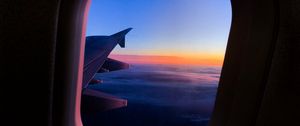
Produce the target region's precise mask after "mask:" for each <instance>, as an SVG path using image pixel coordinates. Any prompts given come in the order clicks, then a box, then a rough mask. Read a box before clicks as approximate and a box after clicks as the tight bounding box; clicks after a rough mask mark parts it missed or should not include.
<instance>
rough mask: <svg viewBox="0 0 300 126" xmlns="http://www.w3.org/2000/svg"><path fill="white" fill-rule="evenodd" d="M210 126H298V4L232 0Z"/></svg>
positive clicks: (283, 0)
mask: <svg viewBox="0 0 300 126" xmlns="http://www.w3.org/2000/svg"><path fill="white" fill-rule="evenodd" d="M231 2H232V8H233V11H232V12H233V19H232V26H231V31H230V36H229V40H228V45H227V50H226V55H225V61H224V66H223V69H222V73H221V79H220V85H219V89H218V94H217V99H216V103H215V109H214V112H213V116H212V118H211V121H210V126H255V125H257V126H283V125H300V123H299V122H298V121H297V119H298V118H299V117H300V114H299V113H300V109H299V106H300V104H299V102H300V101H299V100H297V99H298V98H299V96H300V87H299V84H300V83H299V79H298V78H297V77H298V76H299V72H300V62H299V59H300V57H299V54H300V53H299V51H300V37H299V36H300V27H299V24H300V20H299V19H300V9H299V8H300V2H299V1H297V0H290V1H286V0H264V1H261V0H247V1H240V0H232V1H231Z"/></svg>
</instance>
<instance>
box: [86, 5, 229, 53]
mask: <svg viewBox="0 0 300 126" xmlns="http://www.w3.org/2000/svg"><path fill="white" fill-rule="evenodd" d="M230 24H231V5H230V1H229V0H92V3H91V7H90V11H89V16H88V26H87V36H90V35H110V34H113V33H116V32H118V31H120V30H123V29H125V28H128V27H132V28H133V30H132V31H131V32H130V33H129V34H128V35H127V38H126V48H125V49H120V48H119V47H117V48H116V49H115V50H114V52H113V53H115V54H130V55H169V56H176V55H195V56H202V55H204V54H213V55H224V52H225V48H226V42H227V39H228V33H229V29H230Z"/></svg>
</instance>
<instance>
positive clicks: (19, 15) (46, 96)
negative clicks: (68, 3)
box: [0, 0, 59, 126]
mask: <svg viewBox="0 0 300 126" xmlns="http://www.w3.org/2000/svg"><path fill="white" fill-rule="evenodd" d="M58 9H59V1H58V0H51V1H50V0H1V1H0V59H1V60H0V61H1V62H0V83H1V101H0V104H1V105H0V106H1V112H0V114H1V119H0V120H1V124H0V125H11V126H15V125H21V124H23V125H40V126H42V125H43V126H45V125H47V123H48V119H49V118H48V114H49V108H50V93H51V86H52V80H51V79H52V78H53V72H54V71H53V69H54V55H55V45H56V36H57V35H56V31H57V20H58Z"/></svg>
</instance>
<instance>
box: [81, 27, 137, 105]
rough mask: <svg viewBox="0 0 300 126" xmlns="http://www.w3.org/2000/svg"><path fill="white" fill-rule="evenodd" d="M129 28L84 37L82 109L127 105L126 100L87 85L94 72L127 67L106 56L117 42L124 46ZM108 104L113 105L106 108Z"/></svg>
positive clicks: (125, 64) (127, 66)
mask: <svg viewBox="0 0 300 126" xmlns="http://www.w3.org/2000/svg"><path fill="white" fill-rule="evenodd" d="M131 29H132V28H128V29H125V30H123V31H120V32H118V33H116V34H113V35H110V36H88V37H86V45H85V56H84V68H83V80H82V88H83V92H82V94H83V95H82V102H84V103H83V104H84V105H83V106H82V107H83V109H84V110H87V111H90V110H91V108H93V109H92V110H108V109H113V108H118V107H122V106H126V105H127V101H126V100H124V99H120V98H117V97H115V96H112V95H109V94H105V93H103V92H99V91H96V90H92V89H88V85H89V83H91V81H92V80H93V78H94V76H95V74H96V73H102V72H109V71H115V70H120V69H127V68H129V65H128V64H127V63H123V62H121V61H117V60H114V59H110V58H107V57H108V55H109V54H110V52H111V51H112V50H113V49H114V48H115V46H116V45H117V44H119V45H120V46H121V47H122V48H124V47H125V35H126V34H127V33H128V32H129V31H130V30H131ZM112 104H114V105H112ZM109 106H114V107H112V108H108V107H109Z"/></svg>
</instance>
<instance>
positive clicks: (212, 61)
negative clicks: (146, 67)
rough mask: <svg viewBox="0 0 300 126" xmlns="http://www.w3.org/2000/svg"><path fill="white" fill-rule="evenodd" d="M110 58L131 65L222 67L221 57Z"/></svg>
mask: <svg viewBox="0 0 300 126" xmlns="http://www.w3.org/2000/svg"><path fill="white" fill-rule="evenodd" d="M109 57H110V58H113V59H117V60H120V61H124V62H127V63H133V64H178V65H201V66H222V64H223V57H222V56H217V55H215V56H214V55H203V56H202V57H201V56H200V57H196V56H195V57H192V56H191V57H180V56H157V55H156V56H155V55H118V54H113V55H110V56H109Z"/></svg>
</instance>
